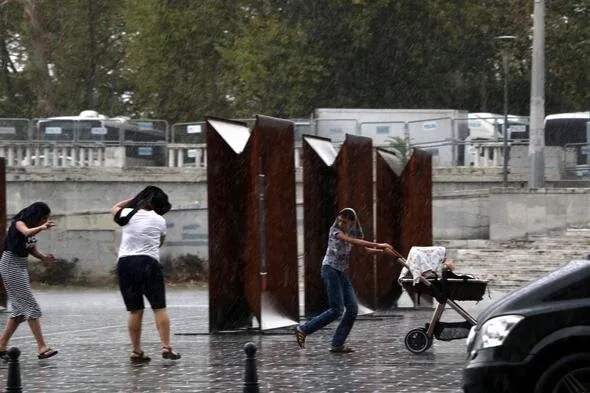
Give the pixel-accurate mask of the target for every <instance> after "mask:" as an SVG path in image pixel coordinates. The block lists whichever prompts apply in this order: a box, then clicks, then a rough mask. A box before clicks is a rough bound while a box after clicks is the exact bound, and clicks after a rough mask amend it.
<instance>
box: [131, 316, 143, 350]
mask: <svg viewBox="0 0 590 393" xmlns="http://www.w3.org/2000/svg"><path fill="white" fill-rule="evenodd" d="M142 320H143V310H138V311H130V312H129V318H128V319H127V329H128V330H129V338H130V339H131V346H133V351H135V352H141V322H142Z"/></svg>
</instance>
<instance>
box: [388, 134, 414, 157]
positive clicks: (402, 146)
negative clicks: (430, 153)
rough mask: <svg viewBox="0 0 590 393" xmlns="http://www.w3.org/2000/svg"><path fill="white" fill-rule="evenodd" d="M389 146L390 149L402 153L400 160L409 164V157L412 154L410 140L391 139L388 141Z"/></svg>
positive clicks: (397, 137) (396, 137)
mask: <svg viewBox="0 0 590 393" xmlns="http://www.w3.org/2000/svg"><path fill="white" fill-rule="evenodd" d="M388 144H389V146H390V147H393V148H394V149H396V150H397V151H398V152H399V153H400V155H401V157H400V158H401V159H402V161H403V162H404V163H405V162H407V160H408V158H409V155H410V153H411V146H410V139H409V138H401V137H399V136H395V137H391V138H389V139H388Z"/></svg>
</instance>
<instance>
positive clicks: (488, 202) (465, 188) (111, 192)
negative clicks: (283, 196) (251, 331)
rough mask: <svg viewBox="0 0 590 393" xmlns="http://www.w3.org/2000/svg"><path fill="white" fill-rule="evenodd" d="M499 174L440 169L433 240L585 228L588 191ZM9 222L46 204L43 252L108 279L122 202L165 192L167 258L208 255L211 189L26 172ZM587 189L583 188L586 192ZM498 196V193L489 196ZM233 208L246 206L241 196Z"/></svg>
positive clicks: (158, 178)
mask: <svg viewBox="0 0 590 393" xmlns="http://www.w3.org/2000/svg"><path fill="white" fill-rule="evenodd" d="M501 174H502V172H501V168H435V169H434V173H433V177H434V178H433V237H434V239H435V240H443V239H487V238H490V239H493V240H503V239H507V238H518V237H522V236H525V235H526V234H527V233H533V232H541V231H543V230H546V229H550V228H558V227H564V226H567V225H571V224H575V223H580V222H587V221H588V220H589V206H590V204H589V201H590V200H589V199H588V193H589V191H588V190H587V189H559V188H553V187H557V186H559V184H558V183H552V182H548V183H547V187H548V188H547V189H546V190H543V191H537V192H531V191H528V190H527V189H526V183H525V182H523V181H522V180H514V181H511V183H510V186H512V187H513V188H509V189H503V188H498V186H501V184H502V181H501V179H502V176H501ZM296 177H297V181H298V187H297V196H296V198H297V218H298V220H297V225H298V228H299V230H298V249H299V253H300V254H301V253H302V252H303V233H302V229H301V228H302V227H303V218H302V217H303V206H302V200H303V197H302V193H301V174H300V173H299V174H297V175H296ZM6 179H7V191H6V193H7V209H8V215H9V217H10V216H12V215H14V214H15V213H16V212H17V211H18V210H19V209H21V208H22V207H24V206H26V205H28V204H30V203H32V202H34V201H36V200H43V201H46V202H47V203H48V204H49V205H50V206H51V208H52V210H53V215H54V218H55V220H56V221H57V227H56V228H55V229H54V230H52V231H46V232H42V233H41V234H40V235H39V241H40V243H39V246H40V248H41V249H44V250H48V251H50V252H53V253H55V254H56V255H58V256H60V257H63V258H66V259H72V258H78V259H79V260H80V266H81V267H82V268H83V269H84V270H89V271H91V272H92V273H93V274H95V275H104V274H108V273H109V272H110V271H111V270H112V268H113V266H114V263H115V261H116V256H117V249H118V245H119V238H120V232H119V229H118V228H117V226H116V225H115V224H114V223H113V221H112V218H111V216H110V214H109V213H108V212H109V210H110V208H111V206H112V205H113V204H114V203H116V202H117V201H119V200H121V199H125V198H129V197H131V196H133V195H135V194H136V193H137V192H139V191H140V190H141V189H142V188H143V187H145V186H146V185H148V184H155V185H158V186H160V187H162V188H163V189H164V190H165V191H166V192H167V193H168V194H169V196H170V200H171V202H172V204H173V209H172V210H171V211H170V212H169V213H168V214H167V215H166V219H167V222H168V235H167V241H166V244H165V246H164V247H163V249H162V255H163V256H164V257H166V256H171V257H174V256H179V255H183V254H197V255H199V256H201V257H203V258H205V259H206V258H207V255H208V235H207V232H208V222H207V183H206V173H205V171H204V170H203V169H200V168H182V169H179V168H176V169H174V168H146V169H115V168H110V169H104V168H102V169H100V168H96V169H94V168H79V169H70V168H68V169H66V168H63V169H51V170H49V169H34V168H31V169H25V168H18V169H16V168H11V169H9V170H8V171H7V173H6ZM581 185H584V184H581ZM490 190H492V191H490ZM235 203H241V196H240V195H236V200H235Z"/></svg>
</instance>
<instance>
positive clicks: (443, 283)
mask: <svg viewBox="0 0 590 393" xmlns="http://www.w3.org/2000/svg"><path fill="white" fill-rule="evenodd" d="M401 282H402V286H403V288H404V289H405V290H406V291H412V290H414V291H416V292H417V293H419V294H424V295H430V296H432V297H434V298H435V299H436V300H437V301H438V302H441V303H442V302H446V300H447V299H451V300H470V301H480V300H481V299H483V296H484V294H485V292H486V288H487V285H488V282H487V281H486V280H477V279H473V278H449V279H442V280H437V279H428V282H429V283H430V284H431V285H427V284H426V283H424V282H423V281H422V280H421V281H419V282H418V283H417V284H416V285H414V281H413V279H411V278H403V279H402V280H401Z"/></svg>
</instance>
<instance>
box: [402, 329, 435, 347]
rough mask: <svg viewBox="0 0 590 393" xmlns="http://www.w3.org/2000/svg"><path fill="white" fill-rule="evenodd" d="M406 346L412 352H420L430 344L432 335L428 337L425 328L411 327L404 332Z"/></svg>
mask: <svg viewBox="0 0 590 393" xmlns="http://www.w3.org/2000/svg"><path fill="white" fill-rule="evenodd" d="M404 343H405V344H406V348H408V351H410V352H412V353H422V352H424V351H426V350H427V349H428V348H430V346H431V345H432V337H431V338H429V337H428V335H427V334H426V329H424V328H416V329H412V330H410V331H409V332H408V334H406V338H405V340H404Z"/></svg>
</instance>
